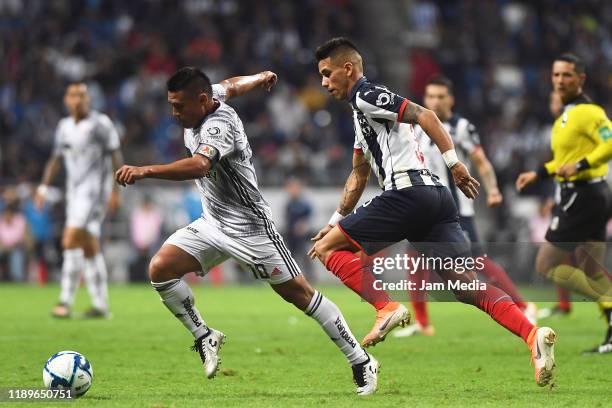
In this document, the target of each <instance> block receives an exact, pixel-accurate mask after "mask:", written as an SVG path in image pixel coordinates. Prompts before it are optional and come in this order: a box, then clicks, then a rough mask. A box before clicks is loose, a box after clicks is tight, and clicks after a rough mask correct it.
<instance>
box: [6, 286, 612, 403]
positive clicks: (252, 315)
mask: <svg viewBox="0 0 612 408" xmlns="http://www.w3.org/2000/svg"><path fill="white" fill-rule="evenodd" d="M320 289H321V291H322V292H323V293H324V294H326V295H327V296H328V297H329V298H331V299H332V300H333V301H335V302H336V303H337V304H338V305H339V306H340V308H341V309H342V310H343V312H344V314H345V316H346V318H347V320H348V322H349V324H350V325H351V328H352V329H353V332H354V333H355V335H356V336H357V338H358V339H359V340H360V339H361V338H362V337H363V335H364V334H365V333H366V332H367V331H368V330H369V329H370V327H371V324H372V322H373V315H374V314H373V311H372V309H371V308H370V306H369V305H367V304H364V303H362V302H360V301H359V300H358V299H357V298H356V296H355V295H354V294H353V293H352V292H350V291H349V290H348V289H345V288H344V287H335V286H334V287H322V288H320ZM85 292H86V291H85V290H84V289H81V290H80V292H79V297H78V302H77V307H76V309H77V311H78V310H84V309H85V308H86V306H87V301H88V300H87V295H86V293H85ZM194 292H195V296H196V304H197V306H198V307H199V309H200V311H201V312H202V314H203V316H204V319H205V320H206V322H207V323H208V324H209V325H211V326H213V327H215V328H217V329H219V330H222V331H223V332H225V334H226V335H227V336H228V341H227V343H226V344H225V346H224V348H223V349H222V353H221V355H222V359H223V363H222V365H221V369H222V370H221V372H220V373H219V375H218V376H217V377H216V378H215V379H214V380H212V381H211V380H206V379H205V378H204V376H203V372H202V366H201V363H200V361H199V357H198V356H197V354H196V353H194V352H191V351H189V350H188V347H189V346H190V345H191V344H192V338H191V335H190V334H189V333H188V332H187V331H186V330H185V329H184V328H183V326H182V325H181V324H180V323H179V322H178V321H177V320H176V319H175V318H174V317H173V316H172V315H171V314H170V313H169V312H168V311H167V310H166V308H165V307H164V306H163V305H162V303H161V302H160V301H159V298H158V296H157V294H156V293H155V292H154V291H153V290H152V289H151V288H150V287H148V286H146V285H135V286H115V287H111V291H110V294H111V304H112V311H113V315H114V316H113V318H112V319H110V320H97V321H90V320H82V319H76V318H75V319H71V320H64V321H58V320H54V319H52V318H51V317H50V316H49V311H50V309H51V306H52V305H53V304H54V302H55V300H56V298H57V295H58V287H57V286H50V287H44V288H39V287H33V286H16V285H7V284H3V285H0V306H1V307H0V355H1V356H2V358H0V387H16V388H33V387H40V386H41V385H42V368H43V364H44V362H45V361H46V359H47V358H48V357H49V356H50V355H51V354H53V353H54V352H57V351H60V350H65V349H71V350H76V351H79V352H81V353H83V354H84V355H85V356H87V358H89V360H90V361H91V363H92V365H93V369H94V381H93V386H92V388H91V389H90V390H89V392H88V393H87V395H85V396H84V397H83V398H81V399H79V400H77V401H76V402H73V403H70V404H74V405H70V406H73V407H80V406H86V407H89V406H94V407H97V406H125V407H191V406H193V407H196V406H197V407H202V406H212V407H227V406H256V407H269V406H283V407H285V406H315V405H316V406H319V405H327V404H329V405H333V406H334V407H336V406H372V407H395V406H410V407H414V406H478V407H482V406H504V407H507V406H547V407H551V406H554V407H559V406H568V407H569V406H571V407H574V406H590V407H597V406H601V407H604V406H610V405H609V404H610V400H611V398H612V391H610V365H611V364H612V355H605V356H592V357H584V356H581V355H580V351H581V350H582V349H584V348H586V347H590V346H593V345H594V344H596V343H598V342H599V341H600V340H601V337H602V336H603V331H604V324H603V322H602V320H601V319H600V318H599V315H598V311H597V308H596V306H595V305H594V304H591V303H576V304H575V305H574V312H573V314H572V315H571V317H569V318H566V317H558V318H551V319H549V320H547V321H546V322H545V323H546V324H548V325H550V326H552V327H553V328H554V329H555V330H556V331H557V334H558V342H557V348H556V357H557V380H556V386H555V387H554V388H552V389H550V388H539V387H537V386H536V385H535V383H534V379H533V370H532V368H531V365H530V363H529V352H528V350H527V347H526V346H525V345H524V344H523V342H522V341H521V340H520V339H519V338H517V337H515V336H513V335H511V334H510V333H508V332H506V331H505V330H504V329H503V328H501V327H499V326H497V325H496V324H495V323H494V322H493V321H491V320H490V319H489V317H488V316H487V315H485V314H484V313H482V312H480V311H479V310H477V309H476V308H474V307H471V306H466V305H462V304H457V303H432V304H431V307H430V312H431V313H430V314H431V318H432V320H433V323H434V324H435V326H436V330H437V333H436V336H435V337H433V338H425V337H413V338H407V339H395V338H392V337H389V338H388V339H387V340H386V341H385V342H384V343H381V344H380V345H379V346H377V347H375V348H374V349H373V350H372V353H373V354H374V355H375V356H376V357H377V358H378V359H379V361H380V362H381V363H382V368H381V373H380V376H379V390H378V392H377V394H375V395H374V396H371V397H366V398H361V397H357V396H356V395H355V389H354V385H353V383H352V377H351V370H350V368H349V366H348V364H347V363H346V361H345V360H344V357H343V356H342V355H341V354H340V352H339V351H338V350H337V349H336V347H335V346H334V344H333V343H332V342H331V341H330V340H329V339H328V338H327V337H326V336H325V334H324V333H323V332H322V331H321V330H320V329H319V327H318V326H317V324H316V323H315V322H313V321H311V319H310V318H308V317H307V316H305V315H304V314H302V313H301V312H300V311H298V310H296V309H294V308H293V307H292V306H290V305H288V304H285V303H284V302H283V301H282V300H281V299H280V298H278V297H277V296H276V295H275V294H274V293H273V292H272V291H271V290H270V289H269V288H268V287H267V286H265V285H254V286H242V287H235V286H229V287H222V288H213V287H208V286H197V287H195V289H194ZM1 404H2V403H0V405H1ZM28 405H31V406H33V407H42V406H45V405H49V406H53V407H57V406H59V405H58V403H55V402H54V403H49V404H45V403H41V402H36V403H30V404H28V403H20V404H18V405H15V406H28Z"/></svg>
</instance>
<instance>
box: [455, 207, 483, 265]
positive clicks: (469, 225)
mask: <svg viewBox="0 0 612 408" xmlns="http://www.w3.org/2000/svg"><path fill="white" fill-rule="evenodd" d="M459 225H461V229H462V230H463V232H464V234H465V235H466V236H467V239H469V240H470V242H471V243H472V255H474V256H479V255H482V254H484V249H483V248H482V246H481V245H480V240H479V239H478V232H477V231H476V224H474V217H461V216H460V217H459Z"/></svg>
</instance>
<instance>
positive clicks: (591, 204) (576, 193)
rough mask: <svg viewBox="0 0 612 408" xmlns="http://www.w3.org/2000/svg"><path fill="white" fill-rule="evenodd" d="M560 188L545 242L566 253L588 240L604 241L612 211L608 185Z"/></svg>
mask: <svg viewBox="0 0 612 408" xmlns="http://www.w3.org/2000/svg"><path fill="white" fill-rule="evenodd" d="M559 188H560V199H559V198H557V200H555V201H556V202H555V206H554V207H553V214H552V215H553V217H552V220H551V223H550V227H549V228H548V231H546V240H547V241H548V242H550V243H552V244H553V245H555V246H557V247H559V248H561V249H564V250H567V251H572V250H574V249H575V248H576V247H577V246H578V245H580V244H581V243H583V242H585V241H605V240H606V225H607V223H608V220H609V219H610V210H611V208H612V192H611V191H610V187H609V186H608V183H607V182H606V181H605V180H604V181H600V182H597V183H588V182H584V181H583V182H574V183H560V184H559Z"/></svg>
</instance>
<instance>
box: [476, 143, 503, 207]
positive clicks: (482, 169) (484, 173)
mask: <svg viewBox="0 0 612 408" xmlns="http://www.w3.org/2000/svg"><path fill="white" fill-rule="evenodd" d="M470 160H471V161H472V163H473V164H474V166H476V170H477V171H478V174H479V175H480V178H481V180H482V184H484V188H485V190H486V191H487V205H488V206H489V207H495V206H497V205H500V204H501V203H502V201H503V196H502V194H501V192H500V191H499V187H498V186H497V177H496V176H495V170H494V169H493V165H491V162H490V161H489V159H488V158H487V155H486V154H485V152H484V149H483V148H482V147H481V146H477V147H476V148H475V149H474V151H472V153H471V154H470Z"/></svg>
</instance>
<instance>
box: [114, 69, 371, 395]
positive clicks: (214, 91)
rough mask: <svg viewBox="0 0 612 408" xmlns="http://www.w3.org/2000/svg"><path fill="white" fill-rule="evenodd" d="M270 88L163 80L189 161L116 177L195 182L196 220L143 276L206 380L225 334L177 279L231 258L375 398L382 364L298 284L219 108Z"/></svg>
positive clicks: (249, 160) (195, 73) (191, 74)
mask: <svg viewBox="0 0 612 408" xmlns="http://www.w3.org/2000/svg"><path fill="white" fill-rule="evenodd" d="M276 80H277V77H276V74H274V73H272V72H270V71H265V72H261V73H259V74H256V75H250V76H243V77H235V78H230V79H227V80H224V81H222V82H221V83H219V84H214V85H211V83H210V80H209V79H208V77H207V76H206V75H205V74H204V73H203V72H202V71H200V70H199V69H197V68H193V67H185V68H182V69H180V70H179V71H177V72H176V73H175V74H174V75H173V76H172V77H171V78H170V79H169V80H168V83H167V87H168V102H169V103H170V105H171V106H172V115H173V116H174V117H175V118H176V119H177V120H178V122H180V124H181V126H183V128H184V134H183V135H184V140H185V147H186V148H187V150H188V151H189V155H190V157H188V158H186V159H182V160H178V161H175V162H173V163H170V164H164V165H151V166H142V167H135V166H123V167H122V168H121V169H119V171H117V173H116V174H115V178H116V180H117V182H118V183H119V184H121V185H123V186H125V185H128V184H133V183H134V182H136V181H137V180H140V179H145V178H155V179H166V180H177V181H178V180H194V181H195V183H196V186H197V188H198V191H199V192H200V198H201V201H202V207H203V209H204V211H203V214H202V217H201V218H199V219H198V220H196V221H194V222H192V223H191V224H189V225H188V226H186V227H184V228H182V229H180V230H178V231H176V232H175V233H174V234H172V235H171V236H170V237H169V238H168V239H167V240H166V242H165V243H164V245H163V246H162V247H161V249H160V250H159V251H158V252H157V254H155V256H154V257H153V259H152V260H151V263H150V266H149V276H150V278H151V284H152V285H153V287H154V288H155V289H156V290H157V292H158V293H159V295H160V297H161V299H162V301H163V302H164V304H165V305H166V307H167V308H168V309H169V310H170V311H171V312H172V314H173V315H175V316H176V317H177V318H178V319H179V320H180V321H181V322H182V323H183V325H184V326H185V327H186V328H187V329H188V330H189V331H190V332H191V333H192V334H193V336H194V338H195V343H194V347H193V349H194V350H196V351H198V352H199V354H200V358H201V360H202V363H203V365H204V372H205V375H206V377H207V378H213V377H214V376H215V374H216V372H217V369H218V367H219V363H220V361H221V359H220V358H219V348H220V347H221V345H222V344H223V342H224V341H225V335H224V334H223V333H222V332H220V331H218V330H215V329H213V328H212V327H209V326H208V325H207V324H206V323H205V322H204V320H203V319H202V316H201V314H200V312H199V311H198V309H196V307H195V305H194V297H193V292H192V291H191V288H190V287H189V285H188V284H187V283H186V282H185V281H183V280H182V279H181V278H182V277H183V275H185V274H187V273H189V272H192V271H198V273H199V274H200V275H202V276H203V275H205V274H206V273H207V272H208V271H209V270H210V269H211V268H213V267H214V266H216V265H218V264H220V263H221V262H223V261H225V260H227V259H229V258H233V259H234V260H236V261H237V262H239V263H240V264H241V265H242V266H244V267H245V268H246V269H248V270H250V271H251V272H252V273H253V277H254V278H255V279H258V280H263V281H267V282H269V283H270V285H271V286H272V288H273V289H274V291H275V292H276V293H278V294H279V295H280V296H281V297H282V298H283V299H285V300H286V301H288V302H290V303H292V304H294V305H295V306H296V307H297V308H299V309H300V310H302V311H304V313H306V314H307V315H308V316H310V317H312V318H313V319H314V320H316V321H317V323H319V325H320V326H321V328H322V329H323V330H324V331H325V333H327V335H328V336H329V338H330V339H331V340H332V341H333V342H334V343H335V344H336V346H337V347H338V348H339V349H340V351H341V352H342V353H343V354H344V355H345V357H346V358H347V360H348V361H349V363H350V364H351V365H352V370H353V379H354V380H355V382H356V384H357V394H358V395H369V394H372V393H373V392H374V391H376V387H377V372H378V362H377V361H376V359H375V358H374V357H372V356H370V355H368V353H366V352H365V350H363V349H362V348H361V346H360V345H359V343H358V342H357V340H356V339H355V337H354V336H353V334H352V333H351V331H350V329H349V327H348V325H347V323H346V320H345V319H344V317H343V316H342V313H341V312H340V310H339V309H338V307H337V306H336V305H335V304H334V303H333V302H332V301H330V300H329V299H327V298H326V297H325V296H323V295H322V294H321V293H320V292H318V291H317V290H315V289H313V288H312V287H311V286H310V284H309V283H308V282H307V281H306V279H304V277H303V276H302V274H301V272H300V269H299V267H298V266H297V264H296V262H295V261H294V259H293V257H292V256H291V254H290V252H289V250H288V249H287V247H286V246H285V244H284V242H283V239H282V238H281V236H280V234H279V233H278V231H277V229H276V226H275V225H274V223H273V222H272V216H271V212H270V206H269V205H268V203H267V202H266V200H265V199H264V198H263V196H262V195H261V192H260V191H259V187H258V184H257V176H256V174H255V168H254V167H253V154H252V151H251V147H250V146H249V141H248V139H247V136H246V133H245V131H244V127H243V125H242V121H241V120H240V118H239V117H238V114H237V113H236V111H235V110H234V109H233V108H232V107H230V106H229V105H227V104H226V103H225V101H227V100H228V99H230V98H232V97H235V96H238V95H241V94H244V93H245V92H248V91H250V90H251V89H254V88H255V87H258V86H261V87H263V88H266V89H267V90H270V88H271V87H272V86H273V85H274V84H275V83H276Z"/></svg>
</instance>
